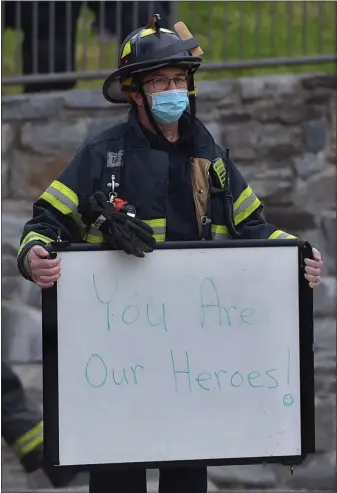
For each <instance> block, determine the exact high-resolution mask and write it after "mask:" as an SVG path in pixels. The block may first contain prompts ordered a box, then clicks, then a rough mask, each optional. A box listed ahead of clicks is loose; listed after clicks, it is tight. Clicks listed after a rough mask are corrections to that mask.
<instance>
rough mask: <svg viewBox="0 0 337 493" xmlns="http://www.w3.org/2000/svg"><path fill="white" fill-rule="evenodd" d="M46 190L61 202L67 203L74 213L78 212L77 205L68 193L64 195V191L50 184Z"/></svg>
mask: <svg viewBox="0 0 337 493" xmlns="http://www.w3.org/2000/svg"><path fill="white" fill-rule="evenodd" d="M46 192H47V193H50V195H53V196H54V197H56V198H57V199H58V200H59V201H60V202H62V203H63V204H64V205H66V206H67V207H68V208H69V209H70V210H71V211H72V213H77V205H76V204H74V202H73V201H72V200H70V199H69V198H68V197H67V196H66V195H64V193H62V192H60V190H57V188H54V187H53V186H52V185H50V186H49V187H48V188H47V190H46Z"/></svg>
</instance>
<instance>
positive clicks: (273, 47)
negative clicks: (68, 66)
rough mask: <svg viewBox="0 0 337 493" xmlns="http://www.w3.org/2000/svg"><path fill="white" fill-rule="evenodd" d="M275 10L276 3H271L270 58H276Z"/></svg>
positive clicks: (276, 7) (276, 8)
mask: <svg viewBox="0 0 337 493" xmlns="http://www.w3.org/2000/svg"><path fill="white" fill-rule="evenodd" d="M277 10H278V3H277V2H272V3H271V25H270V47H271V53H270V56H272V57H274V56H277V44H276V31H277Z"/></svg>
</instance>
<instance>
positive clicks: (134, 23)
mask: <svg viewBox="0 0 337 493" xmlns="http://www.w3.org/2000/svg"><path fill="white" fill-rule="evenodd" d="M132 4H133V5H132V31H135V30H136V29H137V28H138V27H139V26H138V17H139V5H138V2H132Z"/></svg>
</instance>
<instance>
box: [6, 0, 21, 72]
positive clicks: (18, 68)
mask: <svg viewBox="0 0 337 493" xmlns="http://www.w3.org/2000/svg"><path fill="white" fill-rule="evenodd" d="M4 4H5V2H3V5H4ZM21 13H22V12H21V2H20V1H19V2H16V5H15V30H16V32H17V34H18V33H19V32H20V31H21ZM14 58H15V61H14V66H15V73H18V74H20V72H21V66H20V65H21V64H20V62H21V56H20V42H18V41H17V42H16V44H15V54H14Z"/></svg>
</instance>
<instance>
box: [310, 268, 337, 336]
mask: <svg viewBox="0 0 337 493" xmlns="http://www.w3.org/2000/svg"><path fill="white" fill-rule="evenodd" d="M336 296H337V283H336V278H334V277H323V278H322V279H321V282H320V284H319V285H318V286H317V288H316V289H315V292H314V314H315V316H320V317H333V316H336ZM335 330H336V327H335Z"/></svg>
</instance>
